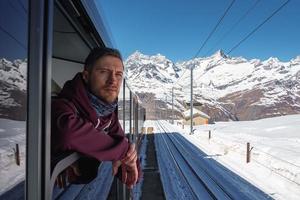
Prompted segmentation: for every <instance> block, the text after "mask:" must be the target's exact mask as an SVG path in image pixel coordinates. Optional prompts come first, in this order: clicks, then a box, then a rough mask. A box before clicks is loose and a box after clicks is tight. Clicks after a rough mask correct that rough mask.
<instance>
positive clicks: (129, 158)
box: [112, 144, 139, 188]
mask: <svg viewBox="0 0 300 200" xmlns="http://www.w3.org/2000/svg"><path fill="white" fill-rule="evenodd" d="M136 161H137V152H136V150H135V144H130V147H129V149H128V151H127V153H126V156H125V158H123V159H122V160H121V161H114V162H113V163H112V164H113V169H112V170H113V175H116V174H117V172H118V168H119V167H120V166H121V170H122V182H123V183H124V184H126V185H127V187H128V188H132V187H133V185H135V184H136V182H137V180H138V175H139V174H138V169H137V165H136Z"/></svg>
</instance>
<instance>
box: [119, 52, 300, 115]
mask: <svg viewBox="0 0 300 200" xmlns="http://www.w3.org/2000/svg"><path fill="white" fill-rule="evenodd" d="M125 66H126V70H127V78H128V80H129V82H130V83H131V86H132V88H133V90H135V91H136V92H137V93H139V94H143V95H141V96H142V99H143V100H144V101H145V100H146V99H147V98H146V97H147V96H151V95H150V94H155V99H156V101H157V102H160V103H155V104H157V105H159V106H157V107H156V108H159V109H161V110H162V111H166V112H167V110H168V109H170V107H171V95H172V92H171V90H172V87H174V96H175V98H174V99H175V100H174V101H175V109H176V111H178V116H179V113H180V112H182V111H184V109H185V107H184V106H185V103H186V102H189V99H190V68H193V74H194V81H193V85H194V101H197V102H200V103H202V104H203V105H202V107H201V110H202V111H204V112H206V113H207V114H208V115H210V116H211V117H212V119H213V120H214V121H224V120H225V121H227V120H254V119H260V118H266V117H273V116H279V115H288V114H295V113H300V56H298V57H296V58H295V59H292V60H291V61H289V62H281V61H279V60H278V59H277V58H269V59H267V60H265V61H261V60H258V59H252V60H247V59H245V58H242V57H229V56H227V55H225V54H224V53H223V52H222V51H217V52H216V53H215V54H213V55H212V56H210V57H205V58H195V59H193V60H189V61H185V62H181V63H172V62H171V61H170V60H168V59H167V58H166V57H164V56H162V55H159V54H158V55H156V56H147V55H143V54H141V53H139V52H135V53H134V54H133V55H131V56H130V57H129V58H128V59H127V60H126V62H125ZM145 94H148V95H145ZM145 96H146V97H145ZM166 102H167V103H166ZM152 104H153V102H152ZM144 106H146V107H149V102H148V103H147V104H144ZM150 107H153V105H151V106H150ZM148 110H149V111H150V109H148ZM166 112H163V113H166ZM154 115H155V116H156V117H157V113H156V114H154ZM165 116H167V115H165ZM152 117H154V116H152Z"/></svg>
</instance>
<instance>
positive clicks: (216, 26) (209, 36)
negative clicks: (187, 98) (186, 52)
mask: <svg viewBox="0 0 300 200" xmlns="http://www.w3.org/2000/svg"><path fill="white" fill-rule="evenodd" d="M234 2H235V0H232V1H231V3H230V5H229V6H228V7H227V8H226V10H225V12H224V13H223V15H222V16H221V17H220V19H219V20H218V22H217V24H216V25H215V27H214V28H213V29H212V31H211V32H210V34H209V35H208V36H207V38H206V40H205V41H204V42H203V44H202V45H201V47H200V49H199V50H198V51H197V53H196V54H195V56H194V57H193V59H194V58H196V57H197V56H198V55H199V53H200V52H201V50H202V49H203V47H204V46H205V44H206V43H207V41H208V40H209V39H210V38H211V36H212V35H213V34H214V32H215V31H216V30H217V28H218V26H219V25H220V24H221V22H222V20H223V19H224V18H225V16H226V14H227V13H228V11H229V10H230V8H231V7H232V5H233V3H234ZM186 71H187V69H185V70H184V71H183V73H182V74H181V76H180V77H179V78H178V79H177V81H176V82H175V83H174V84H173V85H176V84H177V83H178V82H179V81H180V80H181V78H182V77H183V75H184V74H185V72H186Z"/></svg>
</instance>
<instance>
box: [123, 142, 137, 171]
mask: <svg viewBox="0 0 300 200" xmlns="http://www.w3.org/2000/svg"><path fill="white" fill-rule="evenodd" d="M136 160H137V152H136V150H135V144H130V147H129V150H128V151H127V153H126V156H125V158H123V159H122V160H121V162H122V164H125V165H126V166H131V167H133V166H135V165H136Z"/></svg>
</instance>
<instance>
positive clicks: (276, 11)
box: [227, 0, 291, 54]
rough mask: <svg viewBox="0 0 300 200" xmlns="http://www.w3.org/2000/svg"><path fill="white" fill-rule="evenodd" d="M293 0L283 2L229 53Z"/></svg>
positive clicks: (233, 48)
mask: <svg viewBox="0 0 300 200" xmlns="http://www.w3.org/2000/svg"><path fill="white" fill-rule="evenodd" d="M290 1H291V0H287V1H286V2H285V3H283V4H282V5H281V6H280V7H279V8H278V9H277V10H275V11H274V12H273V13H272V14H271V15H270V16H269V17H267V18H266V19H265V20H264V21H263V22H262V23H260V24H259V25H258V26H257V27H255V28H254V29H253V30H252V31H251V32H250V33H249V34H248V35H246V37H244V38H243V39H242V40H241V41H239V42H238V43H237V44H236V45H235V46H234V47H232V48H231V49H230V50H229V51H228V52H227V54H230V53H231V52H232V51H234V50H235V49H236V48H238V47H239V46H240V45H241V44H242V43H243V42H244V41H246V40H247V39H248V38H249V37H250V36H251V35H252V34H254V33H255V32H256V31H257V30H258V29H259V28H260V27H262V26H263V25H264V24H265V23H266V22H267V21H269V20H270V19H271V18H272V17H273V16H274V15H275V14H276V13H278V12H279V11H280V10H281V9H282V8H283V7H284V6H286V5H287V4H288V3H289V2H290Z"/></svg>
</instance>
